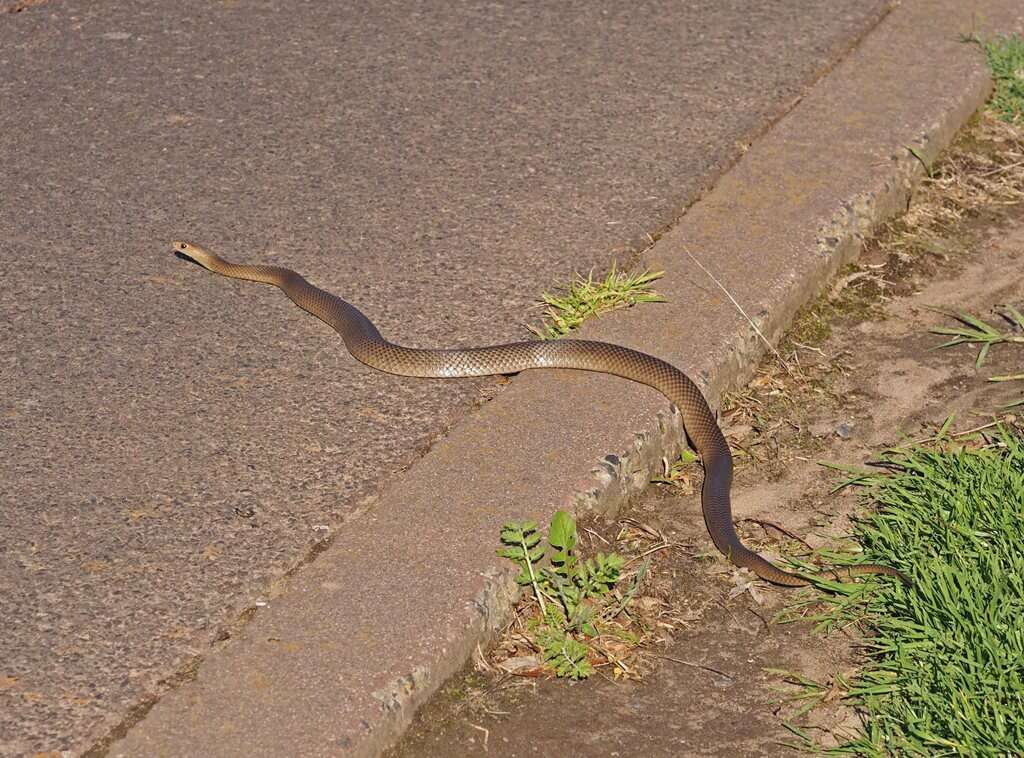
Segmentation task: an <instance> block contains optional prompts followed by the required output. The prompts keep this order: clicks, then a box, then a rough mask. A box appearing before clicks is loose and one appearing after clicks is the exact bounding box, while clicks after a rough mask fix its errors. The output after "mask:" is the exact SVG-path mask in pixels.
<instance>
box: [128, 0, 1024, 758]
mask: <svg viewBox="0 0 1024 758" xmlns="http://www.w3.org/2000/svg"><path fill="white" fill-rule="evenodd" d="M1015 6H1017V2H1016V0H988V1H986V2H975V3H961V2H957V1H956V0H932V1H931V2H925V1H924V0H908V2H905V3H904V4H903V5H902V6H901V7H899V8H897V9H896V10H894V11H893V12H892V13H891V14H890V15H889V16H888V17H887V18H886V19H885V20H884V21H883V22H882V23H881V24H880V25H879V26H878V27H877V28H876V29H875V30H874V31H873V32H872V33H870V34H869V35H868V37H867V38H866V39H865V40H864V41H863V42H862V44H861V45H860V46H859V47H858V48H857V49H856V50H854V51H853V52H852V53H851V54H850V55H849V56H848V57H847V58H846V59H845V60H843V61H842V62H841V63H840V64H839V65H838V66H837V67H836V68H835V69H834V70H833V71H832V72H831V73H829V74H828V75H827V76H826V77H824V78H823V79H822V80H821V81H820V82H818V84H817V85H816V86H815V87H814V88H813V89H812V91H811V92H810V93H808V95H807V96H806V97H805V98H804V100H803V101H802V102H801V103H800V104H799V105H797V106H796V107H795V108H794V109H793V111H792V112H790V113H789V114H788V115H787V116H786V117H784V118H783V119H782V120H781V121H780V122H779V123H778V124H777V125H776V127H775V128H773V129H772V130H771V131H769V132H768V133H767V134H765V135H764V136H763V137H762V138H761V139H759V140H758V141H757V142H756V143H755V144H754V145H753V146H752V147H751V148H750V150H749V151H748V153H747V154H746V155H745V156H744V157H743V159H742V160H741V161H740V162H739V164H738V165H737V166H736V167H734V168H733V169H732V170H731V171H730V172H728V173H727V174H726V175H724V176H723V177H722V178H721V179H720V181H719V182H718V184H717V185H716V186H715V188H714V189H713V190H712V191H711V192H710V193H708V195H707V196H706V197H704V198H703V199H702V200H701V201H700V202H698V203H696V204H695V205H694V206H693V207H692V208H691V209H690V210H689V211H688V212H687V213H686V215H685V216H684V217H683V218H682V219H681V220H680V221H679V223H678V224H677V225H676V226H675V227H674V228H673V229H672V230H671V231H670V232H669V233H667V234H666V235H665V236H664V237H663V238H662V239H660V240H659V241H658V243H657V244H656V245H655V246H654V247H653V248H652V249H651V250H649V251H648V253H647V255H646V257H647V262H648V263H649V265H651V266H652V267H655V268H661V269H664V270H665V271H666V276H665V278H664V280H663V283H662V286H661V287H660V289H661V291H662V292H663V293H664V294H665V295H666V296H667V297H668V298H669V303H668V304H666V305H664V306H658V307H651V308H647V309H638V310H635V311H633V312H629V313H625V314H617V315H616V316H615V317H613V318H607V319H603V320H602V321H601V322H600V323H598V324H596V325H592V326H588V328H587V329H585V330H584V334H583V336H584V337H586V338H592V339H602V340H606V341H610V342H617V343H621V344H626V345H629V346H632V347H636V348H638V349H641V350H644V351H646V352H650V353H653V354H655V355H658V356H660V357H663V358H665V359H667V360H669V361H672V362H674V363H675V364H676V365H678V366H680V367H681V368H683V369H684V370H686V371H687V372H689V373H690V375H691V376H693V377H694V378H695V379H697V381H698V382H699V383H700V384H701V385H702V386H703V388H704V390H705V392H706V394H707V395H708V397H709V400H711V401H715V400H716V399H717V397H718V396H719V394H720V393H721V391H722V390H724V389H725V388H727V387H729V386H735V385H736V384H737V383H738V382H740V381H742V379H743V378H744V377H745V376H747V374H748V373H749V371H750V369H751V367H752V366H753V365H754V363H755V362H756V360H757V358H758V357H759V356H760V354H761V352H762V351H763V349H764V345H763V343H762V342H761V340H760V338H759V337H758V336H757V335H756V334H755V333H754V332H753V330H752V329H751V327H750V323H749V322H748V321H747V320H746V319H745V318H744V317H743V316H741V315H740V314H739V313H737V311H736V308H735V307H734V306H733V304H732V303H731V302H730V301H729V300H728V299H727V298H726V297H725V296H724V295H723V294H722V293H721V291H720V290H719V289H718V288H717V287H716V286H715V284H714V283H713V282H711V281H710V280H709V279H708V277H707V275H706V274H705V273H704V272H703V271H701V270H700V269H699V268H697V267H696V266H694V264H693V261H692V259H691V257H690V256H691V255H692V256H693V257H694V258H696V259H698V260H701V261H702V262H703V263H704V265H705V266H707V268H708V269H709V270H711V271H712V272H713V273H714V276H715V277H716V278H717V279H718V280H719V281H721V282H722V283H723V284H724V285H725V286H726V287H727V288H728V290H729V292H730V294H731V295H732V297H734V298H735V299H736V300H737V301H738V302H739V303H742V304H743V307H744V310H745V311H746V313H747V314H748V315H749V317H750V318H751V319H752V320H753V322H754V323H755V324H757V326H758V328H759V330H760V331H761V332H762V333H763V334H764V335H765V337H767V338H768V339H769V340H772V341H773V340H774V339H775V338H776V337H777V336H778V335H779V334H780V333H781V331H782V330H783V329H784V328H785V326H786V324H787V323H788V322H789V321H790V319H791V318H792V316H793V314H794V313H795V312H796V310H797V308H798V307H799V306H800V305H801V304H803V303H804V302H806V301H807V300H808V299H809V298H810V297H812V296H813V295H814V294H815V292H817V291H818V289H819V288H820V287H821V286H822V284H823V283H824V282H825V281H826V279H827V277H828V276H830V275H831V274H832V273H834V272H835V271H836V270H837V269H838V268H839V267H840V266H841V265H843V264H844V263H845V262H847V261H849V260H851V259H852V258H853V257H855V256H856V254H857V253H858V252H859V249H860V245H861V240H862V238H863V236H864V235H865V234H866V233H867V232H868V231H869V230H870V229H871V228H872V227H874V226H875V225H877V224H878V223H879V222H881V221H882V220H884V219H885V218H887V217H889V216H891V215H892V214H893V213H894V212H896V211H897V210H899V209H900V208H902V207H904V206H905V205H906V203H907V201H908V198H909V197H910V194H911V192H912V190H913V187H914V185H915V183H916V182H917V181H919V180H920V178H921V176H922V174H923V169H922V167H921V165H920V162H919V161H918V160H917V159H916V158H914V157H913V156H912V155H911V154H910V152H909V150H908V149H907V146H908V145H912V146H914V147H915V148H916V149H918V150H919V151H920V152H921V154H923V155H924V156H926V158H929V159H930V158H932V157H934V156H935V155H936V154H937V153H938V152H939V151H940V150H941V149H942V148H943V147H944V146H945V145H946V144H947V143H948V142H949V140H950V138H951V137H952V135H953V134H954V132H955V131H956V130H957V129H958V128H959V127H960V126H961V125H962V124H963V123H964V122H965V121H966V120H967V119H968V118H969V116H970V115H971V113H973V111H974V110H975V109H976V108H977V107H978V106H979V105H981V104H982V103H983V102H984V100H985V98H986V97H987V95H988V92H989V80H988V76H987V73H986V71H985V68H984V65H983V61H982V60H981V56H980V55H979V54H978V52H977V50H976V49H975V48H974V47H969V46H967V45H963V44H961V43H959V42H958V41H957V34H958V33H959V32H963V31H969V30H971V28H972V25H973V23H974V19H975V17H976V16H977V15H978V14H979V13H980V14H981V15H982V17H983V18H984V19H985V21H986V22H987V23H988V24H989V25H991V26H992V28H997V29H1000V30H1006V29H1008V28H1012V26H1013V25H1015V24H1019V23H1020V18H1019V13H1020V11H1019V10H1018V9H1017V8H1016V7H1015ZM751 251H759V252H757V253H754V254H751ZM696 314H699V316H697V317H695V315H696ZM410 381H412V380H410ZM425 387H427V389H425V391H429V385H426V384H425ZM654 418H656V419H657V423H656V424H652V421H651V420H652V419H654ZM636 430H642V431H640V432H637V431H636ZM682 440H683V430H682V427H681V423H680V420H679V417H678V414H674V413H671V412H669V410H668V409H667V408H666V403H665V402H664V400H663V398H660V397H659V396H657V395H655V394H654V393H651V392H650V391H649V390H647V389H646V388H642V387H637V386H633V385H629V384H627V383H624V382H621V381H620V380H616V379H614V378H611V377H607V376H602V375H583V374H579V373H575V372H561V371H550V372H532V373H526V374H524V375H522V376H521V377H518V378H517V379H516V380H515V381H514V382H512V383H511V385H510V386H509V387H508V388H507V389H506V390H505V391H504V392H503V393H501V394H500V396H499V397H497V398H496V399H495V400H493V401H492V402H490V403H488V404H487V405H485V406H484V407H483V408H481V410H480V411H479V413H477V414H476V415H475V416H474V417H473V418H472V419H471V420H470V421H468V422H467V423H465V424H462V425H461V426H459V427H457V428H456V429H455V430H453V432H452V433H451V434H450V435H449V436H448V437H447V438H446V439H444V440H442V441H441V442H439V443H438V444H437V445H435V446H434V448H433V449H431V450H430V451H429V452H428V453H427V454H426V455H425V456H424V457H423V458H422V459H421V460H420V461H419V462H418V463H417V464H416V465H415V466H413V467H412V468H411V469H410V470H409V471H408V472H406V473H405V474H404V475H403V476H400V477H398V478H396V479H395V480H394V481H393V482H391V483H390V484H389V486H388V487H387V488H386V489H385V490H384V492H383V493H382V494H381V495H380V497H379V499H378V500H377V502H376V503H374V504H373V505H372V507H369V508H368V509H367V511H366V512H365V513H364V514H363V516H362V517H361V518H360V519H359V520H358V522H357V523H348V524H346V525H344V527H343V528H342V529H341V530H340V531H339V533H338V534H337V535H336V536H335V539H334V542H333V544H332V545H331V546H330V547H329V548H328V549H327V550H326V551H325V552H324V553H323V554H322V555H320V556H319V557H318V558H317V560H315V561H313V562H312V563H311V564H309V565H308V566H306V567H305V568H304V569H303V570H301V571H299V572H297V573H296V574H295V575H293V576H292V577H290V578H288V579H287V580H286V581H285V582H283V583H282V585H281V586H280V587H278V588H277V591H276V593H275V594H274V596H273V597H271V598H270V602H269V604H268V605H267V606H266V607H264V608H260V609H258V610H257V611H256V612H255V613H254V615H253V618H252V620H251V621H250V623H248V624H247V625H245V626H244V627H243V628H241V629H240V630H239V632H238V634H237V635H236V636H235V637H234V638H232V639H230V640H227V641H225V642H224V643H223V644H222V645H221V647H220V648H219V649H218V650H216V651H215V652H213V653H211V654H210V655H209V656H208V657H207V658H206V660H205V661H204V662H203V664H202V666H201V667H200V668H199V670H198V672H197V674H196V677H195V679H194V680H193V681H191V682H188V683H186V684H184V685H182V686H181V687H180V688H178V689H177V690H175V691H173V692H172V693H170V694H169V695H167V696H166V697H164V698H163V699H162V700H161V701H160V702H159V703H157V704H156V705H155V706H154V707H153V708H152V710H151V711H150V712H149V714H148V715H147V716H146V717H145V718H144V719H143V720H142V721H141V722H140V723H139V724H137V725H136V726H135V727H134V728H132V729H131V730H129V731H128V733H127V735H126V736H125V737H124V738H123V739H122V740H120V741H118V742H116V743H114V744H113V745H112V746H111V747H110V754H111V755H115V756H134V755H139V756H142V755H145V756H162V755H204V756H243V755H245V756H252V755H304V756H321V755H339V754H344V755H353V756H356V755H359V756H363V755H374V754H377V753H378V752H379V751H380V750H382V749H383V748H384V747H385V746H387V745H388V744H390V743H391V742H392V741H393V740H394V739H395V738H396V737H397V736H398V735H399V734H400V733H401V731H402V729H404V728H405V726H406V725H407V724H408V722H409V720H410V718H411V716H412V713H413V712H414V710H415V709H416V708H417V707H418V706H419V705H420V704H422V703H423V702H424V701H425V700H426V699H427V698H428V697H429V696H430V695H431V694H432V693H433V692H434V691H435V690H436V689H437V687H438V686H439V685H440V684H441V683H442V682H443V681H444V680H445V679H446V678H447V677H448V676H450V675H451V674H452V673H453V672H455V671H456V670H457V669H458V668H459V667H460V666H461V665H462V664H463V663H464V662H465V660H466V659H467V658H468V656H469V655H470V654H471V652H472V650H473V649H474V648H475V647H476V646H477V645H478V644H482V643H484V642H485V641H486V640H487V638H488V637H489V635H490V634H491V633H492V632H493V630H494V629H496V628H497V627H498V626H499V625H500V624H501V623H502V620H503V619H504V618H505V616H506V613H507V610H508V608H509V604H510V602H511V601H512V598H513V594H514V585H513V583H512V582H511V574H510V571H509V570H508V569H507V568H506V567H505V566H503V565H501V563H500V562H499V561H498V560H497V559H496V558H495V557H494V552H493V551H494V547H495V541H496V538H497V533H498V528H499V527H500V525H501V523H503V522H504V521H506V520H509V519H512V518H523V517H536V518H538V519H544V518H546V517H548V516H549V515H550V513H551V512H552V511H554V510H555V509H556V508H557V507H565V506H566V505H571V506H573V507H575V508H576V509H577V510H579V509H589V508H594V509H597V510H600V511H602V512H613V511H614V510H615V509H616V508H617V507H619V506H620V505H621V504H622V503H624V502H625V501H626V500H627V499H628V498H629V497H630V496H632V495H633V494H635V493H636V492H638V491H640V490H641V489H643V487H644V486H645V485H646V483H647V482H648V481H649V479H650V476H651V474H652V473H653V472H655V471H657V470H658V468H659V467H660V461H661V459H662V458H663V457H664V456H670V455H674V454H675V453H676V452H677V451H678V450H679V448H680V447H681V445H682ZM609 448H610V449H616V450H620V451H622V450H625V451H626V452H622V453H620V454H617V455H607V450H608V449H609ZM595 460H599V461H600V464H599V465H598V466H597V467H596V468H595V467H594V461H595ZM764 507H765V508H767V507H768V505H767V504H766V505H765V506H764ZM737 515H744V514H737ZM762 515H764V514H762Z"/></svg>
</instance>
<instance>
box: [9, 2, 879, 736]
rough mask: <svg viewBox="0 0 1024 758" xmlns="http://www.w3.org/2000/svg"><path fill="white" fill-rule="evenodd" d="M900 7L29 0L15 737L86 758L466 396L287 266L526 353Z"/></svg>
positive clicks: (20, 112) (17, 383)
mask: <svg viewBox="0 0 1024 758" xmlns="http://www.w3.org/2000/svg"><path fill="white" fill-rule="evenodd" d="M885 7H886V3H885V2H880V1H876V0H872V2H863V1H861V2H858V1H857V0H843V1H842V2H832V3H828V4H822V3H818V2H814V0H804V1H803V2H796V1H795V0H774V1H769V2H763V3H758V4H756V5H755V4H751V3H747V2H741V1H740V0H735V1H734V2H712V1H710V0H709V1H707V2H695V3H686V4H681V3H669V2H665V3H640V4H629V5H628V6H625V5H622V4H617V3H608V2H604V3H594V2H580V3H559V4H557V5H552V6H550V7H548V6H541V5H540V4H521V5H512V4H499V3H480V4H469V3H467V4H458V5H454V4H448V3H441V2H429V3H422V4H408V3H398V2H393V3H375V4H373V5H372V7H371V6H370V4H367V5H366V6H365V7H364V8H352V7H348V6H343V5H342V4H333V3H316V2H307V3H283V2H244V3H243V2H231V1H228V2H220V3H210V2H198V1H185V2H179V3H175V4H173V5H172V4H154V3H145V2H89V3H75V2H56V1H50V2H43V3H40V4H38V5H31V6H29V7H27V8H26V9H25V10H24V11H23V12H20V13H7V14H0V72H2V73H0V105H2V107H0V193H2V194H0V280H2V282H3V287H2V288H0V314H2V318H0V443H2V448H3V451H4V455H3V456H2V457H0V624H2V633H0V754H2V755H20V754H23V753H29V752H32V751H44V750H59V749H66V750H70V751H71V752H72V754H76V753H79V752H81V751H83V750H85V749H87V748H88V747H89V746H90V745H91V744H93V743H94V742H96V741H97V740H99V739H101V738H103V737H104V736H105V735H107V734H108V733H109V732H110V731H111V730H112V729H115V728H116V727H117V725H118V724H120V723H122V722H123V720H124V719H125V718H126V717H127V716H128V714H130V713H131V712H132V711H133V710H134V709H137V708H139V707H140V706H142V705H144V704H145V703H146V702H147V700H148V699H150V698H151V696H152V693H154V692H156V691H158V690H159V683H160V682H162V681H164V680H168V679H171V680H173V679H174V678H175V677H177V676H180V675H181V674H182V673H183V672H182V668H183V667H184V666H186V665H187V664H188V662H189V661H192V660H194V658H195V656H196V655H201V654H202V651H203V650H205V649H206V648H207V646H208V645H209V644H210V642H211V641H213V640H215V639H216V637H217V636H218V634H219V633H220V630H221V628H222V627H223V625H224V624H226V623H229V622H230V621H231V620H232V619H233V618H234V617H235V614H236V612H237V609H238V608H239V607H244V606H245V605H247V604H249V603H251V602H253V600H254V599H256V598H259V597H260V596H261V594H262V593H264V592H266V591H267V590H268V587H269V586H270V585H271V584H272V582H273V581H274V579H275V578H277V577H280V576H281V575H282V574H283V573H284V572H286V571H288V570H290V569H291V568H293V567H295V566H296V565H297V564H299V563H300V562H301V561H302V560H304V558H305V557H306V556H307V555H308V554H309V552H310V550H311V548H313V546H314V545H315V544H316V543H317V542H318V541H319V540H321V539H322V538H323V536H324V535H325V534H326V533H327V532H328V530H329V529H330V528H333V527H336V526H337V525H338V524H339V523H340V522H341V521H343V520H344V519H345V517H346V514H350V513H351V512H352V511H353V509H357V508H358V507H359V504H360V502H362V501H363V499H364V498H365V497H366V496H368V495H370V494H372V492H373V491H374V490H375V489H376V488H377V486H378V484H379V482H381V481H382V480H383V479H384V478H386V477H387V476H388V474H389V473H392V472H395V471H397V470H399V469H401V468H402V467H403V466H404V465H407V464H408V462H409V461H411V460H413V459H415V457H416V456H417V454H418V451H420V450H422V449H423V448H424V446H426V445H428V444H429V443H430V441H431V440H432V439H436V438H437V436H438V435H440V434H443V432H444V430H445V428H446V427H448V426H449V425H450V424H452V423H454V422H455V421H457V420H458V419H460V418H462V417H463V416H465V415H466V414H467V412H469V410H470V409H471V408H472V405H473V403H474V402H475V401H476V399H477V397H478V395H479V391H480V389H481V386H482V383H480V382H440V381H423V380H407V379H400V378H393V377H386V376H383V375H380V374H377V373H374V372H372V371H371V370H369V369H366V368H364V367H362V366H359V365H358V364H356V363H355V362H354V361H353V360H352V359H351V358H350V357H349V356H348V355H347V354H346V353H345V352H344V350H343V348H342V346H341V344H340V342H339V341H338V340H337V339H336V337H335V335H334V334H333V333H332V332H331V331H330V330H329V329H327V328H326V327H325V326H323V325H322V324H320V323H319V322H317V321H315V320H314V319H312V318H309V317H308V316H306V315H305V314H302V313H301V312H300V311H298V310H297V309H295V308H294V307H293V306H292V305H291V304H290V303H289V302H288V301H287V300H285V299H284V298H283V297H282V296H281V295H280V294H279V293H277V292H276V291H274V290H272V289H270V288H266V287H259V286H257V285H247V284H244V283H235V282H229V281H227V280H224V279H220V278H216V277H213V276H211V275H207V274H205V273H204V272H202V271H200V270H198V269H196V268H195V267H191V266H187V265H185V264H184V263H182V262H180V261H178V260H176V259H175V258H174V257H173V256H172V255H171V254H170V250H169V246H168V241H169V240H171V239H173V238H185V239H192V240H194V241H196V242H200V243H202V244H207V245H209V246H210V247H212V248H213V249H215V250H218V251H221V252H223V253H224V254H225V255H228V256H229V257H236V258H238V259H240V260H242V259H244V260H249V261H271V260H273V261H275V262H277V263H280V264H282V265H287V266H290V267H292V268H295V269H297V270H299V271H301V272H303V273H304V274H306V275H307V277H308V278H310V279H311V280H312V281H314V282H315V283H317V284H319V285H321V286H324V287H326V288H328V289H331V290H334V291H336V292H338V293H339V294H343V295H344V296H346V297H347V298H349V299H351V300H352V301H353V302H355V303H357V304H359V306H360V307H361V308H363V309H364V310H365V311H366V312H367V313H368V314H369V315H370V316H371V317H372V318H373V319H374V320H375V321H376V322H377V323H378V325H379V327H380V328H381V331H382V332H383V333H384V334H385V335H386V336H389V337H391V338H393V339H395V340H397V341H401V342H403V343H406V344H411V345H420V346H458V345H472V344H484V343H491V342H498V341H503V340H509V339H517V338H520V337H521V336H522V335H523V334H524V332H523V329H522V327H521V324H522V323H523V322H524V320H526V319H528V318H529V315H530V313H529V305H530V303H531V301H532V300H533V298H534V297H535V296H536V294H537V293H538V292H539V291H540V290H542V289H544V288H547V287H549V286H550V285H551V284H552V283H553V282H557V281H561V280H564V279H566V278H568V276H569V275H570V273H571V272H572V271H574V270H586V269H588V268H590V267H591V266H598V267H603V266H606V265H607V264H608V263H609V261H610V260H611V259H612V257H613V256H615V255H618V256H619V257H622V258H626V257H628V251H630V250H632V249H635V248H636V247H637V246H639V245H642V243H643V240H644V238H645V235H646V234H656V233H657V232H659V231H660V230H662V229H663V228H664V227H665V226H666V225H667V224H668V223H670V222H671V221H672V219H674V218H675V217H676V216H677V215H678V213H679V212H680V210H681V209H682V208H684V207H685V206H686V205H687V204H688V203H689V202H690V201H692V199H693V198H695V197H696V196H697V195H698V194H699V193H700V191H701V190H702V189H703V188H705V187H706V186H708V184H709V183H710V182H711V181H713V179H714V177H715V176H717V174H718V173H719V172H721V171H722V170H723V169H724V168H726V167H727V166H728V165H729V164H730V163H731V161H733V160H734V159H735V157H736V156H737V155H738V154H739V152H740V151H741V149H742V145H743V144H744V143H745V142H747V141H749V140H750V139H752V138H753V137H754V136H756V135H757V134H758V133H760V132H761V131H763V130H764V129H765V128H766V127H767V126H768V125H769V124H770V123H771V121H772V120H773V119H774V118H775V117H777V116H778V115H779V114H780V113H782V112H784V110H785V109H786V108H787V107H788V106H789V105H790V104H791V103H792V102H793V101H794V99H795V98H797V97H798V96H799V95H800V93H801V92H802V91H803V90H804V89H805V88H806V87H807V85H808V84H809V83H810V82H812V81H813V80H814V79H815V78H816V77H817V76H818V75H820V74H821V73H822V72H823V71H824V70H825V69H827V67H828V66H829V65H830V64H831V62H832V61H834V60H835V59H836V58H837V57H838V56H840V55H841V54H842V53H843V51H844V50H845V49H847V48H848V47H849V46H850V45H851V44H853V43H854V42H855V41H856V39H857V38H858V37H859V36H860V35H861V34H862V33H863V32H864V31H866V30H867V29H869V28H870V27H871V26H872V25H873V24H874V23H875V22H876V21H877V19H878V18H879V16H880V15H881V13H882V12H883V11H884V8H885Z"/></svg>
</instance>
